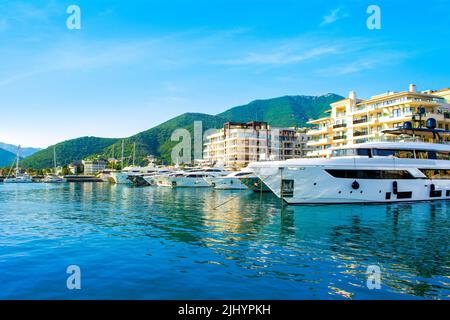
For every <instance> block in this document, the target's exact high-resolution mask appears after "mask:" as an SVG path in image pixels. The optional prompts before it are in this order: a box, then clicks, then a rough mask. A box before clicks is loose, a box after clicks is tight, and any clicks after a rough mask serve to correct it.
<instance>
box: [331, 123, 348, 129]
mask: <svg viewBox="0 0 450 320" xmlns="http://www.w3.org/2000/svg"><path fill="white" fill-rule="evenodd" d="M345 127H347V124H346V123H338V124H335V125H333V129H338V128H345Z"/></svg>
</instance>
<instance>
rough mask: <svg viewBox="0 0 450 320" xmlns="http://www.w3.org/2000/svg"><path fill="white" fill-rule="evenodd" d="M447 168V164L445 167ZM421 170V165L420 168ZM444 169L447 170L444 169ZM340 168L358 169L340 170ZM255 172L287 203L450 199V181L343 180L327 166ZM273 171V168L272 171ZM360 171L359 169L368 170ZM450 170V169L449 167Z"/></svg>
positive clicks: (261, 169) (420, 179)
mask: <svg viewBox="0 0 450 320" xmlns="http://www.w3.org/2000/svg"><path fill="white" fill-rule="evenodd" d="M446 166H447V167H448V164H447V165H446ZM419 167H420V166H419ZM441 167H445V165H444V166H441ZM339 168H340V169H342V168H344V170H345V168H348V169H349V170H352V169H354V168H355V167H345V166H344V167H339ZM253 169H254V170H255V173H256V174H257V175H258V176H259V177H260V178H261V179H262V180H263V182H264V183H265V184H266V185H267V186H268V187H269V188H270V189H271V191H272V192H273V193H274V194H275V195H276V196H277V197H279V198H281V199H283V200H284V201H285V202H286V203H288V204H338V203H393V202H411V201H434V200H450V180H448V179H427V178H424V177H412V178H408V179H401V178H400V179H361V178H340V177H335V176H333V175H331V174H329V173H328V171H327V169H329V170H335V169H336V166H334V167H326V166H310V167H308V166H300V167H295V166H291V167H289V166H285V167H279V168H277V170H276V172H272V173H271V174H266V173H267V169H268V168H267V167H266V168H264V167H262V166H259V167H254V168H253ZM270 169H271V170H272V171H273V167H272V168H270ZM365 169H367V167H366V168H360V169H358V170H361V171H363V170H365ZM370 169H372V170H386V171H390V172H392V171H395V170H399V171H408V172H412V173H414V172H415V171H414V170H418V169H416V168H413V167H411V166H405V167H403V168H402V167H398V166H389V167H382V166H379V167H372V168H370ZM447 169H450V168H447Z"/></svg>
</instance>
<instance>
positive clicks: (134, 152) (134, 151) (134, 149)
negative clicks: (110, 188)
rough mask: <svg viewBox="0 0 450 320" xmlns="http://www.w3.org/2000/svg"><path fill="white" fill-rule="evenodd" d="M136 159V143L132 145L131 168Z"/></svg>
mask: <svg viewBox="0 0 450 320" xmlns="http://www.w3.org/2000/svg"><path fill="white" fill-rule="evenodd" d="M135 158H136V142H135V143H133V166H134V160H135Z"/></svg>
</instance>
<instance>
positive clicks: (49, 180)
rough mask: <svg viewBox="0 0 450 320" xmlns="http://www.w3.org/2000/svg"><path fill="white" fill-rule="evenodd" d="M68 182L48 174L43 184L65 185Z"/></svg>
mask: <svg viewBox="0 0 450 320" xmlns="http://www.w3.org/2000/svg"><path fill="white" fill-rule="evenodd" d="M66 181H67V180H66V179H64V178H62V177H60V176H57V175H55V174H47V175H46V176H45V177H44V179H43V180H42V182H44V183H64V182H66Z"/></svg>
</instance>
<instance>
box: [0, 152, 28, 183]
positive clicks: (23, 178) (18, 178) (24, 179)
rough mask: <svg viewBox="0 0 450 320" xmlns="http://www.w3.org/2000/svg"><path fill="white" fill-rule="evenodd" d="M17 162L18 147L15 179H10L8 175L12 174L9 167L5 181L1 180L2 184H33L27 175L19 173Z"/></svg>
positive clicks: (17, 156)
mask: <svg viewBox="0 0 450 320" xmlns="http://www.w3.org/2000/svg"><path fill="white" fill-rule="evenodd" d="M19 161H20V146H18V147H17V155H16V170H15V171H16V174H15V177H14V178H12V177H11V178H10V175H11V172H12V167H11V170H10V171H9V174H8V176H7V177H6V178H5V180H3V183H31V182H33V179H32V178H31V177H30V176H29V175H28V174H27V173H20V168H19Z"/></svg>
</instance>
